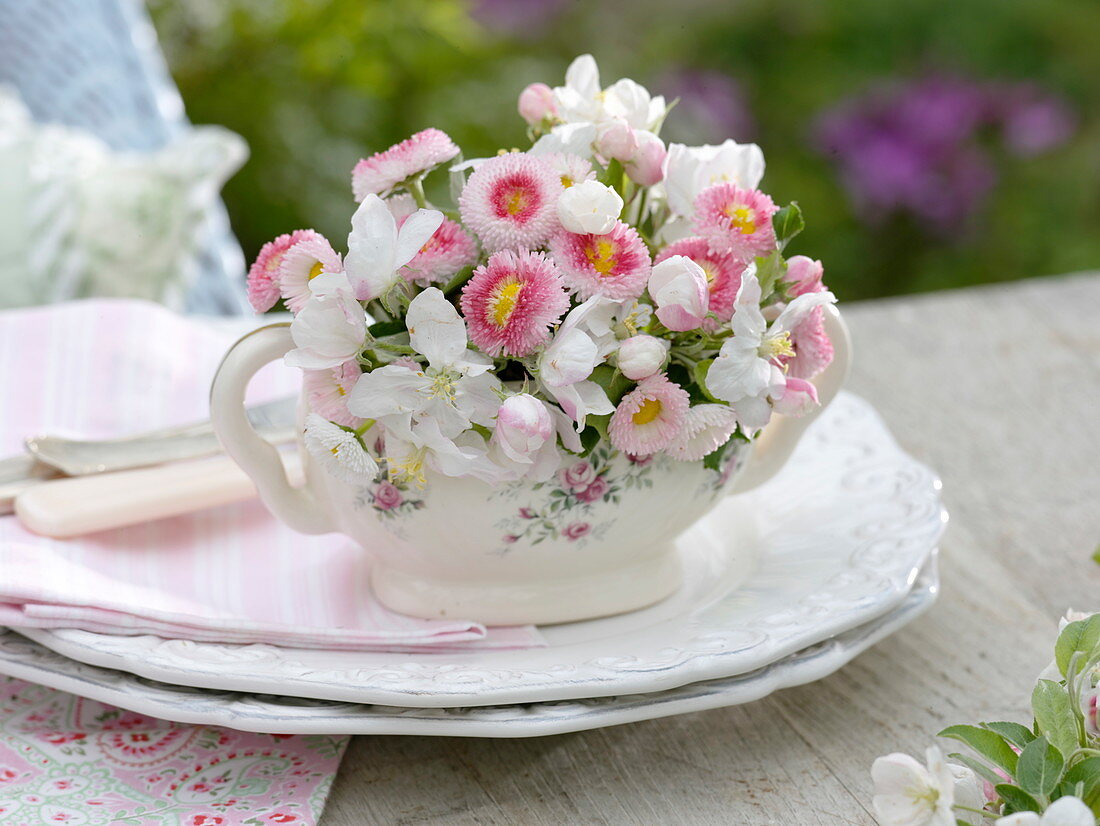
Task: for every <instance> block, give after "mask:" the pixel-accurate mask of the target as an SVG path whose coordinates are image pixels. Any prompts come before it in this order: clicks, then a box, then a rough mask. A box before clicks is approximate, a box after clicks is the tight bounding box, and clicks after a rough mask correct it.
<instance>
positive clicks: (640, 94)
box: [597, 75, 667, 132]
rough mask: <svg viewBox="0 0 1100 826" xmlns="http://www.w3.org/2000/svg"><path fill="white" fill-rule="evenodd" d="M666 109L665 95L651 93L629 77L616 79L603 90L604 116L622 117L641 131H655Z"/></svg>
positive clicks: (633, 127) (632, 126)
mask: <svg viewBox="0 0 1100 826" xmlns="http://www.w3.org/2000/svg"><path fill="white" fill-rule="evenodd" d="M598 77H599V76H598V75H597V80H598ZM666 109H667V107H666V106H665V99H664V96H662V95H657V96H655V97H654V96H652V95H650V94H649V90H648V89H646V88H645V87H644V86H642V85H641V84H639V83H635V82H634V81H633V80H631V79H630V78H627V77H624V78H622V79H621V80H616V81H615V82H614V83H612V84H611V85H610V86H608V87H607V88H606V89H604V92H603V112H604V117H606V118H622V119H623V120H624V121H625V122H626V123H627V124H628V125H629V126H630V127H631V128H632V129H637V130H639V131H641V130H645V131H647V132H655V131H656V130H657V128H658V127H659V126H660V124H661V120H662V119H663V118H664V116H665V111H666Z"/></svg>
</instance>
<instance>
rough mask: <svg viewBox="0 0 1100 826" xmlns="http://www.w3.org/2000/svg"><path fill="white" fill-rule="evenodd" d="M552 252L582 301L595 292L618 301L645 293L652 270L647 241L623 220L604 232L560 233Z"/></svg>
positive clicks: (564, 275) (564, 277) (553, 243)
mask: <svg viewBox="0 0 1100 826" xmlns="http://www.w3.org/2000/svg"><path fill="white" fill-rule="evenodd" d="M550 252H551V254H552V255H553V256H554V260H555V261H557V262H558V266H559V267H560V268H561V272H562V278H563V279H564V280H565V285H566V286H567V287H569V288H570V289H572V290H575V291H576V293H577V295H578V296H580V298H581V299H582V300H586V299H588V298H591V297H592V296H594V295H602V296H604V297H605V298H611V299H614V300H616V301H623V300H625V299H628V298H637V297H638V296H640V295H641V294H642V293H643V292H645V288H646V283H647V282H648V281H649V273H650V270H651V269H652V267H651V264H650V260H649V250H648V249H646V245H645V242H644V241H643V240H642V239H641V237H640V236H639V235H638V233H637V232H636V231H635V230H634V228H633V227H631V226H629V225H628V224H624V223H623V222H622V221H618V222H616V224H615V226H614V227H612V228H611V232H608V233H605V234H604V235H577V234H575V233H572V232H564V231H563V232H560V233H558V234H557V235H555V236H554V237H553V238H552V239H551V240H550Z"/></svg>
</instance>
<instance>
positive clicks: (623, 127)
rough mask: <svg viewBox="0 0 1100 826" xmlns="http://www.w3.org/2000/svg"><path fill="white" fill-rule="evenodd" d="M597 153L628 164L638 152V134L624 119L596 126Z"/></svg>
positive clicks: (614, 119)
mask: <svg viewBox="0 0 1100 826" xmlns="http://www.w3.org/2000/svg"><path fill="white" fill-rule="evenodd" d="M595 149H596V152H598V153H599V154H600V156H601V157H603V158H608V159H610V158H614V159H615V160H617V161H622V162H623V163H626V162H627V161H629V160H630V159H631V158H633V157H634V153H635V152H637V151H638V133H637V132H636V131H635V129H634V127H632V126H631V125H630V124H629V123H627V122H626V120H625V119H624V118H618V117H616V118H608V119H607V120H604V121H601V122H600V123H599V124H597V125H596V142H595Z"/></svg>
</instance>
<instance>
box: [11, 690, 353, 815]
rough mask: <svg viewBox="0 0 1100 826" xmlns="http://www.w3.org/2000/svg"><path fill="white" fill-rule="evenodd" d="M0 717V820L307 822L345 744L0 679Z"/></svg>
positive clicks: (317, 809) (319, 805) (322, 797)
mask: <svg viewBox="0 0 1100 826" xmlns="http://www.w3.org/2000/svg"><path fill="white" fill-rule="evenodd" d="M0 719H2V720H3V723H2V728H0V822H3V823H4V824H6V826H23V824H28V826H29V824H39V823H70V824H86V825H87V826H98V824H131V825H132V826H153V824H158V825H159V824H166V823H179V824H187V826H236V825H237V824H242V826H243V824H248V826H252V825H253V824H265V825H266V824H271V823H293V824H296V825H297V826H312V824H315V823H316V822H317V820H318V818H319V816H320V813H321V809H322V807H323V806H324V801H325V797H326V796H327V794H328V790H329V787H330V785H331V783H332V779H333V777H334V776H335V773H336V768H337V766H338V765H339V762H340V757H341V755H342V753H343V750H344V747H345V745H346V744H347V738H346V737H327V736H319V735H309V736H301V735H295V736H288V735H273V734H251V733H247V732H240V731H232V730H229V729H223V728H217V727H214V726H188V725H183V724H180V723H169V722H166V721H163V720H157V719H154V718H152V717H146V716H144V715H142V714H137V713H134V712H130V711H124V710H122V709H118V708H115V707H113V706H109V705H105V704H103V703H97V702H94V701H91V700H85V699H82V698H79V697H74V696H73V695H70V694H65V693H64V692H61V691H55V690H53V689H50V688H45V687H44V686H39V685H34V684H32V683H26V682H23V681H22V680H16V679H14V678H10V677H7V678H4V679H3V680H2V681H0Z"/></svg>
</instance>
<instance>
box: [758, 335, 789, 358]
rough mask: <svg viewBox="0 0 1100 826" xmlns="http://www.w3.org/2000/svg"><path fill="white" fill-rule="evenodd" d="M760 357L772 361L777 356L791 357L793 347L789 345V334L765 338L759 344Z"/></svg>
mask: <svg viewBox="0 0 1100 826" xmlns="http://www.w3.org/2000/svg"><path fill="white" fill-rule="evenodd" d="M759 353H760V357H761V358H765V359H773V358H777V357H779V356H793V355H794V345H792V344H791V334H790V333H784V334H783V335H781V336H773V337H771V338H766V339H764V340H763V341H762V342H760V350H759Z"/></svg>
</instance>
